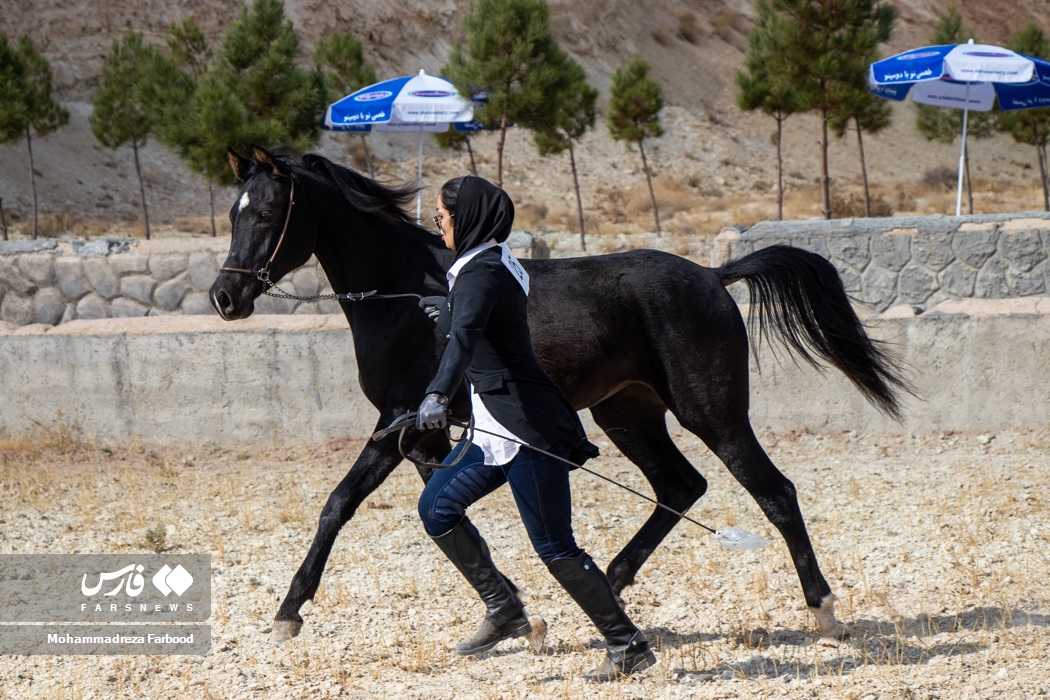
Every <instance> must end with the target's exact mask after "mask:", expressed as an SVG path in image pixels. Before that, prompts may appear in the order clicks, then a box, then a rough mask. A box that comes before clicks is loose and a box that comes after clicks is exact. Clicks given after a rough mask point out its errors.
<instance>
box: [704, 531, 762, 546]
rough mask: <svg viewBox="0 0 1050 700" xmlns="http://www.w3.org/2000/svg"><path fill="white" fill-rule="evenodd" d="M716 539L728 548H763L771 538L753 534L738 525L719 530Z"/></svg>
mask: <svg viewBox="0 0 1050 700" xmlns="http://www.w3.org/2000/svg"><path fill="white" fill-rule="evenodd" d="M715 539H716V540H718V544H720V545H722V546H723V547H725V548H726V549H736V550H744V549H761V548H762V547H765V546H766V545H767V544H769V540H767V539H766V538H765V537H759V536H758V535H753V534H751V533H750V532H748V531H747V530H741V529H740V528H736V527H730V528H726V529H725V530H719V531H718V532H716V533H715Z"/></svg>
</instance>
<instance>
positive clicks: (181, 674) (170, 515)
mask: <svg viewBox="0 0 1050 700" xmlns="http://www.w3.org/2000/svg"><path fill="white" fill-rule="evenodd" d="M678 442H679V444H680V445H682V446H683V450H684V451H685V453H686V454H687V456H689V457H690V458H691V459H692V460H693V461H694V464H696V465H697V467H698V469H700V471H701V472H703V473H704V474H705V476H707V477H708V479H709V481H710V484H711V488H710V491H709V493H708V495H707V496H705V497H704V499H702V501H701V502H700V504H698V505H697V506H696V507H694V509H693V511H692V512H691V515H692V517H694V518H697V519H699V520H700V521H701V522H704V523H706V524H709V525H712V526H715V527H719V528H721V527H728V526H736V527H741V528H744V529H746V530H750V531H752V532H756V533H759V534H762V535H765V536H767V537H770V538H771V539H774V542H773V544H772V545H770V546H768V547H766V548H765V549H761V550H756V551H750V552H734V551H730V550H727V549H723V548H721V547H720V546H719V545H718V544H717V542H716V541H715V540H714V538H712V537H711V536H710V535H709V534H707V533H706V531H704V530H701V529H700V528H697V527H695V526H693V525H690V524H688V523H682V524H681V525H679V527H678V528H677V529H676V530H675V531H674V532H673V533H672V534H671V535H670V536H669V537H668V538H667V539H666V540H665V542H664V544H663V546H662V547H661V548H660V549H659V550H658V551H657V552H656V553H655V554H654V555H653V556H652V558H651V559H650V561H649V563H648V564H647V565H646V566H645V567H644V568H643V570H642V572H641V574H640V575H639V577H638V582H637V583H636V585H634V586H633V587H631V588H629V589H628V590H627V591H626V593H625V600H626V604H627V607H628V610H629V612H630V613H631V614H632V616H633V617H634V619H635V620H636V622H637V623H638V624H639V625H640V626H641V627H642V628H643V630H645V631H646V633H647V634H648V635H649V636H650V638H652V639H653V640H655V641H656V647H657V652H658V654H659V657H660V661H661V663H660V665H659V666H657V667H656V668H654V669H652V670H650V671H648V672H646V673H645V674H643V675H641V676H640V677H638V678H632V679H630V680H627V681H625V682H622V683H615V684H610V685H606V686H601V687H596V686H592V685H588V684H585V683H584V682H583V681H582V680H581V679H580V676H581V674H583V673H585V672H586V671H588V670H590V669H591V668H592V667H593V666H594V665H595V664H596V663H597V662H598V661H599V659H600V657H601V653H602V652H601V647H600V640H599V639H598V637H597V635H596V634H595V632H594V630H593V628H592V627H591V626H590V624H589V622H588V621H587V620H586V618H585V617H584V616H583V614H582V613H581V612H580V611H579V610H578V609H577V608H576V607H575V606H574V605H573V604H572V603H571V601H569V599H568V598H567V597H566V596H565V595H564V594H563V593H562V592H561V591H560V590H558V589H557V588H556V584H554V582H553V580H552V579H551V578H550V576H549V575H548V574H547V573H546V570H545V569H544V567H543V566H542V564H541V563H540V562H539V560H538V559H537V558H536V557H535V556H534V555H533V554H532V552H531V550H530V547H529V545H528V542H527V539H526V538H525V534H524V531H523V529H522V528H521V527H520V524H519V523H518V520H517V516H516V514H515V512H514V509H513V504H512V502H511V500H510V498H509V495H508V494H507V493H504V492H499V493H496V494H493V496H491V497H490V498H489V499H487V500H486V501H484V502H483V503H482V504H480V506H479V507H477V508H476V511H475V514H474V520H475V522H476V523H477V524H478V526H479V528H480V529H481V530H482V532H483V533H485V534H486V536H487V537H488V539H489V541H490V543H491V545H492V549H493V552H494V554H495V557H496V559H497V562H498V563H500V564H501V565H502V567H503V568H504V569H505V571H506V572H507V573H508V574H509V575H510V576H511V577H512V578H514V579H515V580H516V581H517V582H518V583H519V585H521V586H522V587H523V588H524V589H525V591H526V593H527V595H528V598H527V603H528V607H529V610H530V612H531V613H534V614H541V615H543V616H544V617H545V618H546V620H547V622H548V624H549V625H550V634H549V637H548V642H549V649H548V650H547V652H546V653H545V654H544V655H534V654H533V653H532V652H531V651H529V650H528V647H527V645H526V643H525V641H524V640H512V641H510V642H506V643H504V644H503V645H502V646H501V647H499V648H497V650H495V651H494V652H493V653H490V654H488V655H486V656H484V657H482V658H478V659H464V658H460V657H457V656H455V654H454V653H453V648H454V645H455V643H456V641H457V640H458V639H460V638H461V637H463V636H465V635H467V634H468V633H470V632H471V631H473V628H474V626H475V625H476V623H477V621H478V620H479V618H480V615H481V612H482V610H481V604H480V602H478V601H477V600H476V598H475V597H474V596H473V595H472V592H471V591H470V590H469V589H468V587H467V586H466V585H465V583H464V582H463V581H462V580H461V579H460V578H459V575H458V574H457V573H456V572H455V571H454V570H453V568H452V567H451V566H450V565H449V564H448V563H447V562H446V561H444V560H443V558H442V557H441V555H440V553H439V552H438V550H437V548H436V547H434V546H433V545H432V544H431V543H430V542H429V541H428V540H427V538H426V537H425V536H424V535H423V532H422V529H421V527H420V525H419V523H418V520H417V517H416V515H415V498H416V496H417V494H418V492H419V482H418V477H417V476H416V474H415V472H414V470H412V469H411V468H409V467H407V466H401V467H399V468H398V469H397V470H396V471H395V472H394V474H393V476H392V477H391V478H390V479H388V480H387V481H386V483H384V484H383V485H382V486H381V487H380V488H379V489H378V490H377V491H376V492H375V493H374V494H373V495H372V496H370V497H369V498H368V499H367V500H366V501H365V503H364V504H363V505H362V507H361V508H360V509H359V511H358V513H357V515H356V517H355V518H354V519H353V520H352V521H351V523H350V524H349V525H348V526H347V527H346V528H345V529H344V531H343V533H342V536H341V537H340V539H339V541H338V542H337V543H336V547H335V549H334V550H333V552H332V556H331V558H330V560H329V565H328V569H327V572H326V574H325V578H324V582H323V584H322V589H321V591H320V592H319V594H318V596H317V599H316V600H315V601H314V603H313V604H312V605H308V606H307V609H306V610H305V611H304V613H305V614H304V617H305V619H306V624H305V625H304V628H303V632H302V634H301V635H300V636H299V637H298V638H296V639H294V640H292V641H290V642H287V643H285V644H283V645H281V646H274V645H271V644H270V643H269V641H268V636H267V635H268V633H269V631H270V628H271V621H272V618H273V615H274V612H275V611H276V608H277V605H278V603H279V601H280V599H281V598H282V597H283V594H284V593H285V591H286V587H287V585H288V583H289V581H290V579H291V575H292V573H293V572H294V570H295V568H296V567H298V565H299V563H300V561H301V559H302V556H303V555H304V554H305V551H306V548H307V546H308V544H309V542H310V539H311V537H312V535H313V531H314V525H315V523H316V517H317V514H318V513H319V511H320V508H321V506H322V505H323V503H324V500H325V498H326V497H327V494H328V492H329V491H330V489H331V488H333V487H334V485H335V484H336V483H337V482H338V481H339V479H340V478H341V476H342V474H343V472H344V470H345V469H346V468H347V467H348V466H349V464H350V463H351V462H352V460H353V458H354V457H355V456H356V454H357V451H358V450H359V449H360V446H361V444H360V442H356V441H346V442H335V443H329V444H327V445H308V446H298V447H289V448H285V449H281V450H273V451H268V452H264V453H261V454H258V453H256V452H254V451H251V452H249V451H248V450H247V449H245V450H244V451H238V450H218V449H215V448H208V447H192V448H186V449H183V450H156V449H150V448H146V447H135V446H133V447H131V448H122V447H121V448H118V447H111V446H106V445H83V444H80V443H78V442H76V440H74V439H72V438H71V437H70V435H69V434H68V433H64V432H63V431H61V430H50V431H41V433H40V434H39V435H37V436H35V438H34V439H32V440H23V441H8V442H7V443H0V494H2V498H3V503H4V505H5V507H4V509H3V512H2V513H0V551H2V552H15V553H34V552H54V553H72V552H135V551H144V550H145V549H146V545H145V539H146V536H145V534H146V531H147V530H151V529H152V530H158V529H162V530H163V531H164V532H165V534H166V544H167V546H168V547H169V548H170V549H169V551H173V552H210V553H211V555H212V567H213V571H212V586H213V610H214V612H213V616H212V619H211V624H212V647H211V651H210V653H208V654H207V655H206V656H203V657H149V656H131V657H86V656H81V657H61V656H51V657H44V656H37V657H13V656H7V657H0V678H2V679H3V682H2V683H0V698H8V697H10V698H29V697H34V698H36V697H48V698H54V699H59V698H63V699H64V698H111V697H122V698H123V697H134V698H165V699H167V698H179V697H194V698H242V697H245V698H254V697H258V698H306V697H309V698H313V697H351V698H376V697H392V696H399V697H402V698H425V699H428V700H429V699H432V698H433V699H437V698H453V697H454V698H486V699H487V698H534V697H555V698H563V697H564V698H569V697H572V698H575V697H598V698H678V697H696V698H807V699H808V698H817V699H824V698H851V699H856V700H875V699H876V698H879V699H883V698H887V699H890V698H902V699H903V698H908V699H912V698H958V699H963V698H974V699H976V698H982V699H983V698H1011V699H1012V698H1035V697H1046V696H1047V695H1048V694H1050V629H1048V626H1050V583H1048V573H1050V562H1048V554H1047V552H1048V549H1047V540H1048V537H1050V530H1048V526H1047V523H1048V522H1050V502H1048V501H1047V500H1046V493H1047V492H1048V486H1050V470H1048V468H1047V464H1048V460H1047V452H1048V447H1047V443H1048V442H1050V428H1046V429H1043V430H1041V431H1011V432H1005V433H1000V434H996V435H978V434H966V433H948V434H940V435H925V436H899V437H897V436H894V437H869V436H864V435H857V434H853V433H841V434H835V435H826V434H809V433H802V434H769V435H765V436H763V443H764V444H765V446H766V447H767V449H768V450H769V452H770V454H771V455H772V457H773V459H774V460H775V461H776V462H777V463H778V464H779V465H780V467H781V468H782V469H783V470H784V471H785V473H787V474H788V476H789V477H790V478H791V479H792V480H793V481H794V483H795V485H796V486H797V488H798V492H799V499H800V503H801V506H802V511H803V513H804V514H805V516H806V520H807V523H808V526H809V530H810V534H811V537H812V538H813V541H814V546H815V548H816V551H817V555H818V557H819V558H820V562H821V566H822V568H823V571H824V573H825V575H826V576H827V578H828V580H829V582H830V583H831V586H832V589H833V590H834V591H835V592H836V594H837V595H838V596H839V599H840V602H839V608H838V612H839V618H840V619H841V620H843V621H845V622H847V623H848V624H849V625H850V627H851V629H852V630H853V636H852V638H851V639H850V640H848V641H846V642H835V641H830V640H824V639H819V638H818V637H817V636H816V635H815V634H814V632H813V631H812V630H813V621H812V619H811V616H810V614H809V613H808V612H807V610H806V607H805V604H804V601H803V599H802V595H801V590H800V588H799V584H798V580H797V578H796V576H795V573H794V569H793V567H792V566H791V563H790V560H789V558H788V554H787V551H786V547H785V546H784V545H783V542H782V540H780V539H779V538H778V537H773V531H772V528H771V526H770V525H769V524H768V522H767V521H765V519H764V518H763V517H762V515H761V513H760V511H759V509H758V507H757V506H756V505H755V503H754V502H753V501H752V500H751V499H750V497H749V496H748V495H747V494H746V492H745V491H744V490H743V489H742V488H741V487H740V486H739V485H738V484H736V483H735V482H734V481H732V479H731V477H730V476H729V475H728V473H727V472H726V471H725V470H724V469H723V468H722V467H721V465H720V464H718V463H717V462H716V461H715V460H714V459H713V458H712V457H711V455H710V454H709V453H707V451H706V450H705V449H704V448H703V447H702V445H700V443H699V442H698V441H697V440H696V439H695V438H693V437H692V436H680V438H679V440H678ZM605 447H606V449H605V453H606V456H604V457H603V458H601V459H600V460H597V461H596V462H595V463H592V464H594V466H595V467H596V468H599V469H601V470H602V471H603V473H606V474H608V475H610V476H613V477H614V478H618V479H621V480H623V481H624V482H626V483H627V484H629V485H631V486H633V487H636V488H640V489H642V490H643V491H645V490H646V487H645V486H644V484H643V483H642V482H641V477H640V474H639V472H638V471H637V470H636V469H634V468H633V467H632V466H631V465H630V464H629V463H627V462H626V461H625V460H624V459H623V458H622V457H621V456H619V454H618V453H616V452H615V449H614V448H612V447H611V446H608V445H606V446H605ZM573 486H574V490H575V505H576V514H575V523H576V530H577V535H578V538H579V540H580V542H581V543H582V544H584V546H586V547H587V548H588V549H589V550H590V551H591V553H592V554H593V555H594V556H595V558H596V559H598V560H599V561H600V562H608V561H609V559H610V558H611V557H612V556H613V555H614V554H615V553H616V552H617V551H618V549H619V548H620V547H621V546H622V544H623V543H625V542H626V541H627V539H628V538H629V536H630V535H631V534H632V533H633V532H634V531H635V529H636V528H637V527H638V526H639V525H640V524H641V522H642V520H643V519H644V518H645V517H646V516H647V514H648V513H649V510H650V507H649V506H648V505H647V504H645V503H643V502H641V501H640V500H639V499H637V497H635V496H632V495H630V494H628V493H626V492H623V491H620V490H618V489H616V488H615V487H613V486H610V485H608V484H606V483H605V482H602V481H600V480H598V479H597V478H595V477H593V476H591V475H588V474H583V473H576V474H575V475H574V477H573Z"/></svg>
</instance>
